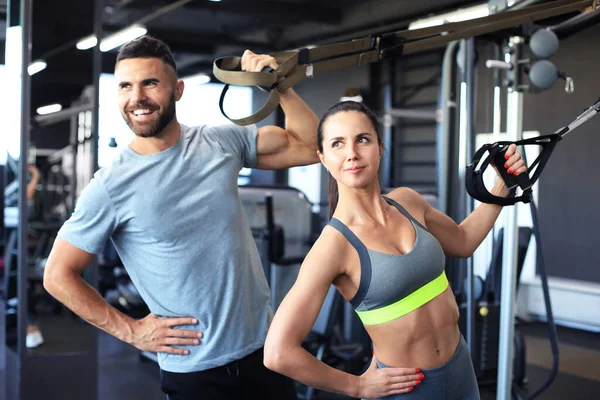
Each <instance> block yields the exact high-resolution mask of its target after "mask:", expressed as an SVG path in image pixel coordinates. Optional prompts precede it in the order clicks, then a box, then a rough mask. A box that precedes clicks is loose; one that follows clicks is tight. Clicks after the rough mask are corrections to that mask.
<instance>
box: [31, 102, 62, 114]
mask: <svg viewBox="0 0 600 400" xmlns="http://www.w3.org/2000/svg"><path fill="white" fill-rule="evenodd" d="M60 110H62V106H61V105H60V104H58V103H57V104H50V105H48V106H43V107H40V108H38V109H37V113H38V114H40V115H46V114H52V113H55V112H59V111H60Z"/></svg>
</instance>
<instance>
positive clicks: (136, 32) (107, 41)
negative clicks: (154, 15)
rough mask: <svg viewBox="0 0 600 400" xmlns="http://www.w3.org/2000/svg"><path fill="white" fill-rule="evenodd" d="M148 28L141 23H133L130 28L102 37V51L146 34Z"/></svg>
mask: <svg viewBox="0 0 600 400" xmlns="http://www.w3.org/2000/svg"><path fill="white" fill-rule="evenodd" d="M147 32H148V30H147V29H146V28H144V27H143V26H141V25H131V26H130V27H129V28H126V29H123V30H121V31H119V32H116V33H113V34H112V35H109V36H107V37H106V38H104V39H102V42H101V43H100V51H103V52H106V51H109V50H112V49H114V48H116V47H119V46H121V45H123V44H125V43H127V42H129V41H130V40H133V39H137V38H139V37H140V36H144V35H145V34H146V33H147Z"/></svg>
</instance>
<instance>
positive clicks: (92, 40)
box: [76, 35, 98, 50]
mask: <svg viewBox="0 0 600 400" xmlns="http://www.w3.org/2000/svg"><path fill="white" fill-rule="evenodd" d="M97 44H98V39H96V35H90V36H88V37H84V38H83V39H81V40H80V41H79V42H77V44H76V47H77V48H78V49H79V50H87V49H91V48H92V47H94V46H95V45H97Z"/></svg>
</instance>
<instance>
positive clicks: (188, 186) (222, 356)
mask: <svg viewBox="0 0 600 400" xmlns="http://www.w3.org/2000/svg"><path fill="white" fill-rule="evenodd" d="M256 136H257V128H256V126H252V127H240V126H236V125H225V126H219V127H207V126H199V127H186V126H183V125H182V128H181V136H180V139H179V141H178V142H177V144H175V145H173V146H172V147H170V148H168V149H166V150H164V151H162V152H159V153H157V154H152V155H140V154H137V153H135V152H134V151H133V150H131V149H130V148H127V149H126V150H124V151H123V152H122V153H121V154H120V155H119V156H118V157H117V158H116V159H115V161H113V163H112V164H111V165H110V166H109V167H107V168H103V169H100V170H99V171H97V172H96V174H95V175H94V178H93V179H92V180H91V181H90V183H89V184H88V186H87V187H86V188H85V189H84V191H83V193H82V194H81V197H80V198H79V200H78V202H77V206H76V208H75V211H74V213H73V215H72V216H71V217H70V219H69V220H68V221H67V222H66V223H65V224H64V225H63V227H62V228H61V230H60V232H59V236H60V237H62V238H63V239H65V240H67V241H68V242H69V243H71V244H73V245H74V246H76V247H78V248H80V249H82V250H84V251H86V252H89V253H94V254H98V253H100V252H101V251H102V249H103V247H104V246H105V244H106V242H107V240H108V239H109V238H110V239H111V240H112V242H113V243H114V246H115V249H116V250H117V252H118V254H119V256H120V257H121V260H122V261H123V264H124V266H125V268H126V270H127V272H128V273H129V275H130V277H131V279H132V281H133V283H134V285H135V286H136V288H137V289H138V291H139V292H140V294H141V295H142V297H143V299H144V301H145V302H146V304H147V305H148V307H149V308H150V311H151V312H152V313H153V314H156V315H158V316H164V317H188V316H190V317H195V318H197V319H198V321H199V323H198V324H197V325H192V326H182V327H179V329H193V330H197V331H201V332H203V333H204V337H203V338H202V339H201V344H200V345H198V346H190V347H187V348H188V349H189V350H190V354H189V355H173V354H166V353H159V354H158V362H159V365H160V367H161V368H162V369H164V370H166V371H170V372H194V371H201V370H205V369H209V368H214V367H217V366H221V365H224V364H226V363H228V362H231V361H233V360H236V359H239V358H242V357H244V356H246V355H248V354H249V353H251V352H253V351H255V350H257V349H258V348H260V347H261V346H263V345H264V341H265V337H266V334H267V329H268V326H269V324H270V322H271V319H272V315H273V313H272V309H271V307H270V303H269V287H268V284H267V281H266V278H265V276H264V272H263V269H262V264H261V261H260V256H259V254H258V250H257V248H256V244H255V242H254V239H253V238H252V232H251V230H250V227H249V225H248V222H247V219H246V215H245V214H244V210H243V208H242V203H241V201H240V198H239V193H238V186H237V177H238V172H239V170H240V169H241V168H242V167H249V168H252V167H254V166H255V165H256V159H257V155H256Z"/></svg>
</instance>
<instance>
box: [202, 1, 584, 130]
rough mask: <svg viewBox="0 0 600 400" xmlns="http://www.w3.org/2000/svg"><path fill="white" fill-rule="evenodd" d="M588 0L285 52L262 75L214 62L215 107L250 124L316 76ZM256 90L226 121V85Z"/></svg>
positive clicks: (232, 61)
mask: <svg viewBox="0 0 600 400" xmlns="http://www.w3.org/2000/svg"><path fill="white" fill-rule="evenodd" d="M595 6H596V4H595V1H593V0H587V1H582V0H578V1H574V0H558V1H552V2H549V3H548V4H543V5H536V6H529V7H524V8H522V9H516V10H509V11H503V12H500V13H497V14H494V15H490V16H488V17H484V18H477V19H473V20H469V21H464V22H455V23H449V24H443V25H441V26H434V27H430V28H423V29H415V30H404V31H399V32H393V33H386V34H382V35H372V36H367V37H364V38H361V39H354V40H350V41H347V42H340V43H334V44H329V45H324V46H317V47H312V48H310V49H309V48H302V49H299V50H293V51H285V52H282V53H277V54H274V55H273V57H274V58H275V59H276V60H277V63H278V64H279V67H278V68H277V70H275V71H273V70H272V69H270V68H269V69H265V70H263V71H262V72H242V71H241V57H223V58H218V59H217V60H215V61H214V63H213V74H214V75H215V77H216V78H217V79H219V80H220V81H221V82H223V83H225V84H226V85H225V87H224V88H223V92H222V93H221V98H220V100H219V107H220V108H221V112H222V114H223V115H224V116H225V117H227V118H228V119H229V120H230V121H232V122H234V123H236V124H238V125H249V124H253V123H256V122H259V121H261V120H263V119H264V118H265V117H266V116H267V115H269V114H270V113H271V112H272V111H273V110H275V108H277V106H278V105H279V93H280V92H281V91H283V90H285V89H287V88H289V87H292V86H293V85H295V84H297V83H299V82H301V81H303V80H304V79H307V78H312V77H314V76H315V75H318V74H321V73H325V72H329V71H333V70H337V69H341V68H345V67H349V66H351V65H363V64H369V63H374V62H378V61H381V60H383V59H385V58H388V57H392V56H393V57H399V56H401V55H403V54H411V53H415V52H419V51H422V50H426V49H429V48H431V47H435V46H439V45H442V44H446V43H450V42H452V41H455V40H458V39H463V38H469V37H474V36H480V35H484V34H487V33H491V32H495V31H499V30H503V29H507V28H513V27H517V26H519V25H523V24H527V23H530V22H533V21H536V20H541V19H545V18H550V17H553V16H558V15H563V14H566V13H570V12H574V11H580V10H583V9H585V8H586V7H594V8H595ZM230 84H232V85H239V86H259V87H262V88H264V89H267V90H269V92H270V95H269V98H268V100H267V102H266V104H265V105H264V106H263V107H262V108H261V109H260V110H259V111H257V112H256V113H255V114H253V115H251V116H249V117H245V118H240V119H231V118H229V117H228V116H227V114H226V113H225V110H224V109H223V100H224V98H225V94H226V93H227V90H228V89H229V85H230Z"/></svg>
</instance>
